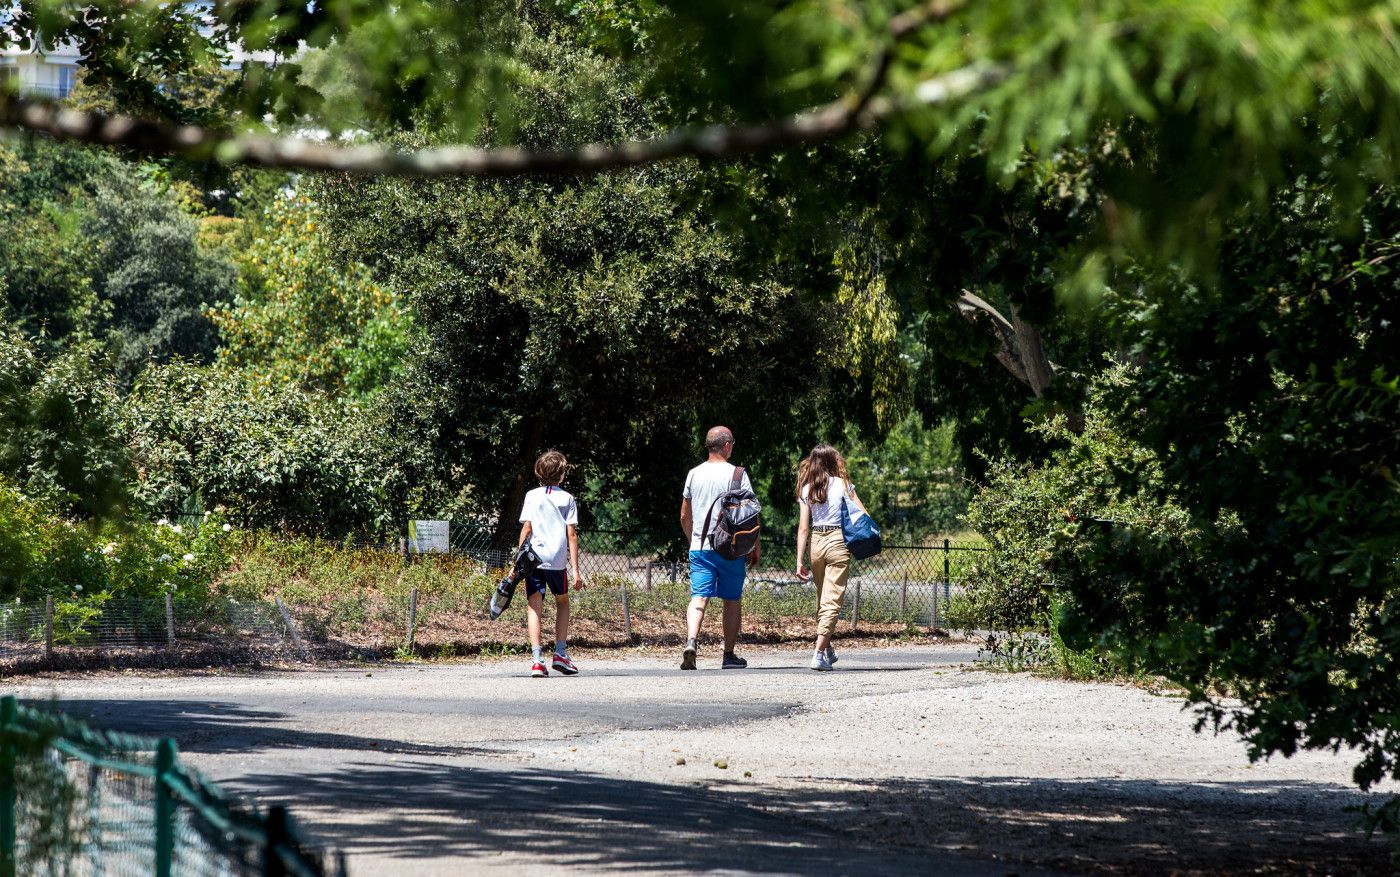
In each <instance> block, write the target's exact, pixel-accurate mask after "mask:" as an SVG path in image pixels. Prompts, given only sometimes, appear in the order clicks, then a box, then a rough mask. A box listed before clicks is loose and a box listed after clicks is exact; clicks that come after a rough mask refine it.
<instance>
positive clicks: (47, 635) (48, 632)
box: [44, 594, 53, 661]
mask: <svg viewBox="0 0 1400 877" xmlns="http://www.w3.org/2000/svg"><path fill="white" fill-rule="evenodd" d="M44 660H45V661H52V660H53V594H49V595H48V596H47V597H45V598H44Z"/></svg>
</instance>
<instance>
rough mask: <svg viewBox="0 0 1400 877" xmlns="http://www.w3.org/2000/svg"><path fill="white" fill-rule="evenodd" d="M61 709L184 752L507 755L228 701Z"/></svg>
mask: <svg viewBox="0 0 1400 877" xmlns="http://www.w3.org/2000/svg"><path fill="white" fill-rule="evenodd" d="M25 703H26V705H28V706H34V707H38V708H41V709H52V708H53V707H54V705H55V704H54V702H53V701H47V700H39V699H33V700H26V701H25ZM57 706H58V707H59V708H60V709H61V710H62V711H63V712H65V713H67V714H68V715H70V716H72V717H73V718H75V719H82V720H83V721H86V722H88V723H89V724H90V725H92V726H93V727H96V728H114V729H117V730H120V731H123V732H125V733H128V734H138V735H142V736H147V737H174V738H175V742H176V744H177V745H178V746H179V748H180V751H181V752H195V753H207V754H222V753H243V754H253V753H256V752H258V751H260V750H268V749H331V750H349V751H365V752H391V753H396V754H401V755H420V756H457V755H472V754H489V755H493V756H499V755H500V754H501V752H500V750H499V749H483V748H478V747H473V746H443V745H435V744H431V743H413V742H406V741H402V740H384V739H380V738H377V737H363V736H358V735H354V734H336V733H330V732H325V731H306V730H299V729H296V728H287V727H282V726H281V725H279V724H278V723H280V722H287V721H290V720H291V719H292V716H291V715H290V714H288V713H284V712H280V711H277V710H269V709H261V708H255V707H248V706H241V705H239V704H235V703H226V702H214V701H207V700H200V701H189V700H63V701H60V702H59V703H58V704H57Z"/></svg>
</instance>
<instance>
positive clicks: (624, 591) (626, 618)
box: [622, 579, 632, 643]
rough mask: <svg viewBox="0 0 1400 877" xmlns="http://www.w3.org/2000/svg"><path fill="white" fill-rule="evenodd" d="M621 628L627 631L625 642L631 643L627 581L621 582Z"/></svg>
mask: <svg viewBox="0 0 1400 877" xmlns="http://www.w3.org/2000/svg"><path fill="white" fill-rule="evenodd" d="M622 626H623V627H624V628H625V629H626V631H627V641H628V642H629V643H630V642H631V641H632V610H631V609H629V608H628V606H627V580H626V579H623V580H622Z"/></svg>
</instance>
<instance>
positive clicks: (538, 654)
mask: <svg viewBox="0 0 1400 877" xmlns="http://www.w3.org/2000/svg"><path fill="white" fill-rule="evenodd" d="M530 648H532V649H534V651H535V663H536V664H538V663H539V662H540V661H543V660H544V654H543V652H544V647H542V646H531V647H530Z"/></svg>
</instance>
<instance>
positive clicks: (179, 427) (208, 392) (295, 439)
mask: <svg viewBox="0 0 1400 877" xmlns="http://www.w3.org/2000/svg"><path fill="white" fill-rule="evenodd" d="M123 432H124V434H125V435H126V436H127V441H128V443H129V447H130V454H131V459H132V461H133V463H134V464H135V465H136V466H137V467H138V469H137V480H136V484H135V488H134V492H135V496H136V498H137V499H138V500H139V501H140V502H141V504H142V506H143V507H145V508H147V509H152V510H157V511H164V512H167V513H173V512H179V511H186V510H189V511H203V510H207V509H209V508H211V507H212V506H213V505H214V504H216V503H218V504H225V505H227V506H228V507H229V508H230V509H232V510H233V514H234V515H235V516H236V518H237V519H238V521H239V522H240V523H242V524H245V525H250V526H259V527H269V528H274V529H290V530H293V531H298V532H306V533H312V534H320V535H334V536H340V535H343V534H345V533H349V532H359V533H365V532H382V531H384V530H386V529H390V528H391V527H393V524H394V522H393V521H392V520H391V519H390V515H389V504H388V499H389V485H388V482H389V480H390V479H391V477H392V476H391V473H393V472H395V471H396V467H395V461H394V460H393V459H392V457H391V456H389V455H390V454H391V453H392V446H391V445H386V443H384V442H382V441H380V440H379V439H378V436H377V435H376V431H375V430H374V429H373V427H372V426H371V421H370V419H369V418H368V417H366V416H365V415H364V413H363V412H362V411H361V410H360V409H359V408H358V407H357V406H355V405H354V404H352V403H349V402H345V401H339V400H333V399H327V398H325V397H322V396H319V395H317V394H313V393H307V392H306V391H304V390H301V389H300V388H298V387H296V386H292V385H283V386H275V387H267V388H265V387H262V386H260V385H258V383H257V382H256V379H255V378H253V377H250V376H246V375H243V374H240V373H238V372H234V371H229V370H225V369H202V368H197V367H194V366H190V365H185V364H177V365H169V366H164V367H160V368H152V369H149V370H147V371H146V372H145V373H144V374H143V375H142V377H141V379H140V380H139V381H138V382H137V384H136V387H135V388H134V389H133V391H132V393H131V395H130V396H129V397H128V398H127V399H126V402H125V405H124V407H123ZM386 448H387V449H386Z"/></svg>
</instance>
